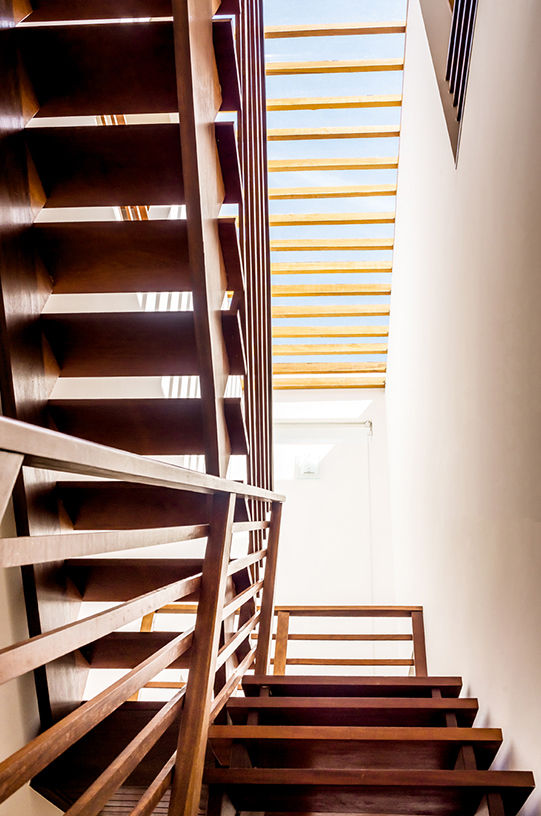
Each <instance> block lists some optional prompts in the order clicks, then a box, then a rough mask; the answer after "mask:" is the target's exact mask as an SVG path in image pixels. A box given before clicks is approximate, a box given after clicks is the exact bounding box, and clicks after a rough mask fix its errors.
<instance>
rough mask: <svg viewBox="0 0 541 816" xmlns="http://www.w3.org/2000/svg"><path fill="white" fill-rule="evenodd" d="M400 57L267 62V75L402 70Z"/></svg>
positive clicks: (402, 63)
mask: <svg viewBox="0 0 541 816" xmlns="http://www.w3.org/2000/svg"><path fill="white" fill-rule="evenodd" d="M403 69H404V60H402V59H377V60H321V61H319V60H317V61H313V62H268V63H267V64H266V65H265V73H266V75H267V76H289V75H292V74H295V75H297V74H356V73H365V72H368V71H402V70H403Z"/></svg>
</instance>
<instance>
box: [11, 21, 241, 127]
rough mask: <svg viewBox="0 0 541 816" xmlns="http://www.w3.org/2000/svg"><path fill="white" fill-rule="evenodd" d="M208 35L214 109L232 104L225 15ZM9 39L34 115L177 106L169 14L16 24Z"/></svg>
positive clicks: (235, 88) (233, 73)
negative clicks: (217, 92) (217, 99)
mask: <svg viewBox="0 0 541 816" xmlns="http://www.w3.org/2000/svg"><path fill="white" fill-rule="evenodd" d="M168 13H169V14H171V9H169V12H168ZM153 16H154V15H153ZM213 36H214V48H215V54H216V64H217V68H218V77H219V81H220V86H221V92H222V108H221V109H222V110H225V111H233V110H239V109H240V87H239V75H238V68H237V61H236V56H235V43H234V37H233V29H232V24H231V21H230V20H228V19H220V20H214V21H213ZM17 46H18V48H19V51H20V53H21V56H22V61H23V65H24V68H25V71H26V73H27V75H28V78H29V80H30V83H31V85H32V88H33V91H34V93H35V95H36V97H37V99H38V102H39V110H38V112H37V116H38V117H42V116H95V115H99V114H119V113H121V114H137V113H171V112H174V111H177V110H178V101H177V85H176V72H175V52H174V40H173V22H172V20H165V21H162V20H152V21H147V22H145V23H144V24H143V25H137V26H134V25H130V24H129V23H124V24H119V23H116V22H114V23H109V24H107V23H99V24H94V25H93V24H89V25H83V26H82V25H63V26H36V27H34V26H30V27H19V28H18V29H17Z"/></svg>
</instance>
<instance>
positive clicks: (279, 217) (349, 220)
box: [269, 212, 394, 227]
mask: <svg viewBox="0 0 541 816" xmlns="http://www.w3.org/2000/svg"><path fill="white" fill-rule="evenodd" d="M346 224H394V213H393V212H364V213H284V214H282V213H277V214H273V215H271V216H269V225H270V226H271V227H314V226H315V227H317V226H326V225H340V226H342V225H346Z"/></svg>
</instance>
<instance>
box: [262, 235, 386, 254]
mask: <svg viewBox="0 0 541 816" xmlns="http://www.w3.org/2000/svg"><path fill="white" fill-rule="evenodd" d="M393 244H394V241H393V239H392V238H307V239H305V240H301V239H293V240H283V241H271V245H270V248H271V250H272V251H273V252H296V251H298V252H310V251H312V250H314V251H315V250H322V251H326V250H327V251H333V250H357V249H358V250H380V249H392V248H393Z"/></svg>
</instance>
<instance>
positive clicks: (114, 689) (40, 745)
mask: <svg viewBox="0 0 541 816" xmlns="http://www.w3.org/2000/svg"><path fill="white" fill-rule="evenodd" d="M193 631H194V629H193V627H191V628H190V629H188V630H187V631H186V632H183V633H182V634H180V635H178V637H176V638H175V639H174V640H172V641H170V642H169V643H167V644H166V645H165V646H162V648H161V649H158V651H156V652H155V653H154V654H153V655H151V656H150V657H148V658H147V659H146V660H144V661H143V662H142V663H139V665H137V666H136V667H135V668H134V669H132V670H131V671H129V672H128V673H127V674H125V675H124V677H122V678H121V679H120V680H117V681H116V682H115V683H113V684H112V685H111V686H109V687H108V688H106V689H105V690H104V691H102V692H100V693H99V694H98V695H96V697H93V698H92V699H91V700H88V701H87V702H85V703H83V704H82V705H81V706H79V708H77V709H75V711H72V712H71V713H70V714H68V715H67V716H66V717H64V718H63V719H62V720H60V721H59V722H58V723H55V725H53V726H51V728H48V729H47V730H46V731H44V732H43V733H42V734H39V736H37V737H35V739H33V740H32V741H31V742H29V743H27V744H26V745H25V746H24V747H23V748H21V749H20V750H19V751H17V752H16V753H14V754H12V755H11V756H10V757H8V758H7V759H5V760H4V761H3V762H0V802H3V801H4V800H5V799H7V798H8V797H9V796H11V794H12V793H14V792H15V791H16V790H17V789H18V788H20V787H21V785H24V784H25V782H28V780H29V779H31V778H32V777H33V776H35V775H36V774H38V773H39V772H40V771H41V770H43V768H45V767H46V766H47V765H49V763H50V762H52V761H53V760H54V759H56V758H57V757H58V756H60V754H62V753H63V752H64V751H65V750H66V749H67V748H69V747H70V745H73V744H74V743H75V742H77V740H79V739H80V738H81V737H83V736H84V735H85V734H87V733H88V732H89V731H91V730H92V728H94V726H95V725H97V724H98V723H99V722H101V721H102V720H104V719H105V717H107V716H108V715H109V714H111V713H112V712H113V711H114V710H115V709H117V708H118V707H119V706H120V705H122V703H124V702H125V701H126V700H127V699H128V697H131V695H132V694H134V693H135V692H136V691H139V689H140V688H141V687H142V686H144V685H145V683H147V682H148V681H149V680H151V678H152V677H155V676H156V675H157V674H158V673H159V672H160V671H162V669H165V668H167V666H169V665H170V664H171V663H172V662H173V661H174V660H176V659H177V658H178V657H180V656H181V655H182V654H184V652H186V651H187V650H188V649H189V648H190V646H191V645H192V639H193Z"/></svg>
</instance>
